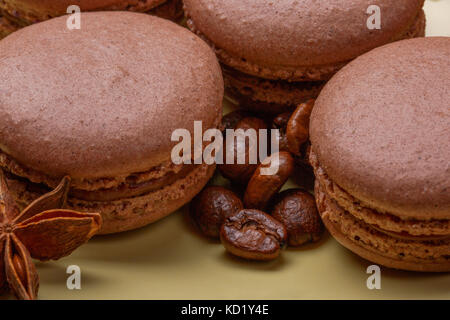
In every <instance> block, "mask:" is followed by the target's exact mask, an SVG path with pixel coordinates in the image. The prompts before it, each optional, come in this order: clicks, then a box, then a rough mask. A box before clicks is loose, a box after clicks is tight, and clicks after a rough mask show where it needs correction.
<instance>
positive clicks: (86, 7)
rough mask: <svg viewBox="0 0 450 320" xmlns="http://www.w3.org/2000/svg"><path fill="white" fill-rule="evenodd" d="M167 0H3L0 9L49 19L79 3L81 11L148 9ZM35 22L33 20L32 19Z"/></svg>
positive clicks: (40, 18) (25, 15)
mask: <svg viewBox="0 0 450 320" xmlns="http://www.w3.org/2000/svg"><path fill="white" fill-rule="evenodd" d="M165 1H166V0H76V1H73V0H39V1H36V0H2V1H0V9H3V10H6V11H7V12H9V13H13V12H17V13H19V14H21V15H24V18H30V19H32V18H35V19H37V20H47V19H48V18H49V17H55V16H60V15H63V14H65V13H67V8H68V7H69V6H71V5H77V6H79V7H80V9H81V11H94V10H96V11H98V10H131V11H139V12H144V11H148V10H150V9H152V8H154V7H156V6H158V5H160V4H162V3H164V2H165ZM30 22H33V21H30Z"/></svg>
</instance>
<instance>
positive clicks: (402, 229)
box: [310, 151, 450, 240]
mask: <svg viewBox="0 0 450 320" xmlns="http://www.w3.org/2000/svg"><path fill="white" fill-rule="evenodd" d="M310 163H311V165H312V166H313V168H314V173H315V176H316V180H317V181H318V182H319V184H320V186H321V187H322V189H323V190H324V191H325V192H326V194H327V195H328V196H329V197H330V198H332V199H333V200H334V201H336V203H337V204H338V205H339V206H340V207H342V208H343V209H345V211H347V212H349V213H350V214H352V215H353V216H354V217H355V218H356V219H359V220H362V221H364V222H365V223H367V224H368V225H370V226H373V227H374V228H375V229H377V230H379V231H380V232H385V233H386V234H389V235H391V236H397V237H398V238H399V239H405V238H409V239H417V240H423V239H441V238H450V219H429V220H418V219H405V218H400V217H397V216H395V215H393V214H391V213H389V212H385V211H381V210H380V209H377V208H373V207H371V206H370V205H369V204H367V203H364V202H362V201H360V200H358V199H356V198H355V197H353V196H352V195H351V194H350V193H348V192H347V191H345V190H344V189H343V188H341V187H340V186H339V185H337V184H336V183H335V182H333V181H332V180H331V179H330V178H329V177H328V175H327V174H326V172H325V170H324V169H323V168H322V167H321V166H320V163H319V161H318V158H317V156H316V155H315V154H314V152H313V151H311V152H310Z"/></svg>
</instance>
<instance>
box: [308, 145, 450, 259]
mask: <svg viewBox="0 0 450 320" xmlns="http://www.w3.org/2000/svg"><path fill="white" fill-rule="evenodd" d="M310 162H311V165H312V166H313V168H314V173H315V175H316V182H315V192H316V199H317V200H316V201H317V204H318V208H319V212H320V214H321V216H322V219H323V220H324V221H325V220H327V221H329V222H330V223H332V224H333V225H334V228H335V229H336V230H339V231H340V232H341V233H342V234H344V235H345V237H346V238H348V240H349V241H351V242H353V243H354V244H355V245H358V246H361V247H363V248H365V249H366V250H369V251H371V252H373V253H376V254H381V255H383V256H385V257H390V258H392V259H396V260H402V261H409V262H423V260H428V261H429V262H432V263H449V262H450V220H433V219H431V220H417V219H400V218H399V217H396V216H394V215H392V214H390V213H387V212H379V211H377V210H376V209H374V208H370V207H369V206H367V204H364V203H362V202H361V201H359V200H358V199H356V198H354V197H353V196H351V195H350V194H349V193H347V192H346V191H345V190H343V189H342V188H341V187H339V186H338V185H337V184H336V183H334V182H333V181H331V180H330V179H329V177H328V176H327V174H326V172H325V170H324V169H323V168H322V167H321V166H320V163H319V161H318V159H317V156H316V155H315V154H314V152H313V151H311V153H310Z"/></svg>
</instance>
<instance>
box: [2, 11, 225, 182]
mask: <svg viewBox="0 0 450 320" xmlns="http://www.w3.org/2000/svg"><path fill="white" fill-rule="evenodd" d="M66 19H67V17H60V18H56V19H52V20H49V21H47V22H43V23H39V24H35V25H32V26H30V27H26V28H24V29H21V30H19V31H17V32H15V33H13V34H12V35H10V36H8V37H7V38H5V39H3V40H2V41H0V149H1V150H2V151H3V152H5V153H6V154H8V155H9V156H11V157H12V158H14V159H15V160H16V161H17V162H19V163H20V164H22V165H24V166H26V167H28V168H31V169H34V170H37V171H40V172H44V173H46V174H48V175H50V176H54V177H58V176H61V175H64V174H69V175H71V176H72V177H73V178H86V179H89V178H102V177H114V176H116V175H121V174H126V173H128V174H129V173H135V172H142V171H146V170H149V169H150V168H152V167H153V166H157V165H159V164H160V163H162V162H164V161H167V160H170V153H171V149H172V147H173V146H174V145H175V144H176V143H178V142H172V141H171V136H172V132H173V131H174V130H175V129H179V128H186V129H188V130H190V132H193V126H194V120H199V121H202V122H203V128H204V130H206V128H213V127H217V126H218V123H219V122H220V119H221V113H222V98H223V79H222V75H221V71H220V66H219V64H218V62H217V59H216V57H215V55H214V53H213V52H212V50H211V49H210V48H209V47H208V46H207V45H206V44H205V43H204V42H203V41H202V40H201V39H200V38H198V37H197V36H195V35H194V34H193V33H191V32H189V31H188V30H186V29H184V28H182V27H180V26H178V25H176V24H174V23H172V22H169V21H167V20H164V19H160V18H156V17H153V16H150V15H146V14H138V13H130V12H93V13H82V16H81V21H82V22H81V30H69V29H67V27H66Z"/></svg>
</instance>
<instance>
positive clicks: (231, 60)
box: [185, 8, 426, 81]
mask: <svg viewBox="0 0 450 320" xmlns="http://www.w3.org/2000/svg"><path fill="white" fill-rule="evenodd" d="M185 14H186V16H187V18H188V20H187V25H188V27H189V29H191V30H192V31H193V32H195V33H196V34H198V35H199V36H200V37H201V38H203V39H204V40H205V41H206V42H207V43H209V44H210V46H211V47H212V48H213V49H214V50H215V52H216V54H217V56H218V57H219V60H220V61H221V62H222V63H223V64H226V65H228V66H229V67H232V68H234V69H237V70H239V71H241V72H244V73H247V74H250V75H253V76H256V77H261V78H265V79H271V80H289V81H326V80H329V79H330V78H331V77H332V76H333V75H334V74H335V73H336V72H337V71H338V70H340V69H341V68H342V67H343V66H345V65H346V64H347V63H348V62H349V61H342V62H338V63H331V64H327V65H318V66H301V65H299V66H296V67H286V66H281V65H280V66H264V65H259V64H257V63H254V62H252V61H248V60H247V59H245V58H241V57H236V56H233V55H232V54H230V53H229V52H227V51H225V50H223V49H222V48H219V47H217V46H216V45H215V44H214V42H213V41H212V40H211V39H208V38H207V37H206V36H205V35H204V34H203V33H202V32H201V31H200V30H199V29H198V28H197V27H196V26H195V22H194V21H193V20H192V19H191V18H190V16H189V12H188V11H187V10H186V8H185ZM425 24H426V19H425V12H424V11H423V10H421V11H420V12H419V14H418V15H417V17H416V18H415V19H414V21H413V22H412V24H411V25H409V26H408V27H407V28H406V29H405V32H403V33H402V34H401V35H399V36H398V37H397V38H395V39H392V41H397V40H402V39H409V38H415V37H421V36H424V35H425Z"/></svg>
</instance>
